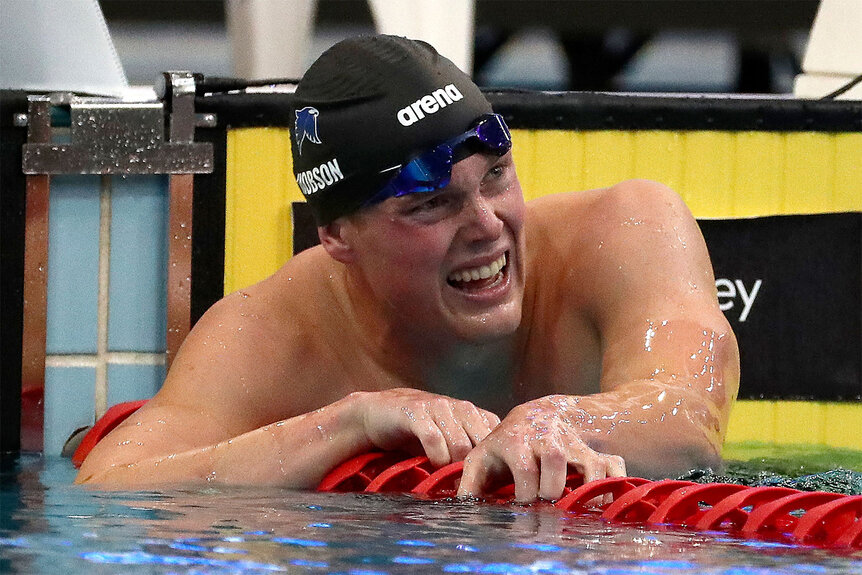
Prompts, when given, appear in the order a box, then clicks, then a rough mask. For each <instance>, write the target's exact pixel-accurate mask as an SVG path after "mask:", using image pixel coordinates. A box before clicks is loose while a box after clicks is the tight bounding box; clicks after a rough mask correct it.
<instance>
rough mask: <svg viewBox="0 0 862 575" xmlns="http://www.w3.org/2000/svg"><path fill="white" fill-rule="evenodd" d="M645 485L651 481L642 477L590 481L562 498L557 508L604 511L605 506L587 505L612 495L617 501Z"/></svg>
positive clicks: (579, 511)
mask: <svg viewBox="0 0 862 575" xmlns="http://www.w3.org/2000/svg"><path fill="white" fill-rule="evenodd" d="M645 483H649V480H648V479H641V478H640V477H606V478H605V479H598V480H596V481H590V482H589V483H585V484H584V485H581V486H580V487H578V488H577V489H575V490H574V491H572V492H571V493H569V494H568V495H566V496H565V497H563V498H561V499H560V500H559V501H557V503H556V506H557V507H559V508H560V509H563V510H565V511H573V512H578V513H589V512H595V511H602V509H603V507H604V506H601V505H600V506H599V507H587V505H589V503H590V502H591V501H593V500H596V499H604V496H605V495H612V496H613V498H614V500H616V499H618V498H619V497H620V496H621V495H622V494H624V493H627V492H629V491H631V490H632V489H634V488H635V487H637V486H639V485H643V484H645Z"/></svg>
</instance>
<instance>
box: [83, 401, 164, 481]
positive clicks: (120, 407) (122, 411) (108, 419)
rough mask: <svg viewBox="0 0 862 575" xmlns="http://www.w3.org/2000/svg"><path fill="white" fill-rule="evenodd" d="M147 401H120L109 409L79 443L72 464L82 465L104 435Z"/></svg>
mask: <svg viewBox="0 0 862 575" xmlns="http://www.w3.org/2000/svg"><path fill="white" fill-rule="evenodd" d="M147 401H148V400H146V399H141V400H138V401H127V402H125V403H118V404H117V405H114V406H112V407H111V408H110V409H108V411H106V412H105V415H103V416H102V417H101V418H99V421H97V422H96V425H94V426H93V427H92V428H91V429H90V431H88V432H87V434H86V435H84V439H82V440H81V443H79V444H78V448H77V449H75V453H73V454H72V465H74V466H75V467H76V468H77V467H81V464H82V463H84V460H85V459H87V456H88V455H89V454H90V452H91V451H92V450H93V448H94V447H96V444H97V443H99V441H101V440H102V438H103V437H105V436H106V435H108V434H109V433H111V432H112V431H113V430H114V429H115V428H116V427H117V426H118V425H120V424H121V423H123V422H124V421H125V420H126V419H127V418H128V417H129V416H130V415H132V414H133V413H134V412H136V411H137V410H138V409H140V408H141V407H143V405H144V404H145V403H147Z"/></svg>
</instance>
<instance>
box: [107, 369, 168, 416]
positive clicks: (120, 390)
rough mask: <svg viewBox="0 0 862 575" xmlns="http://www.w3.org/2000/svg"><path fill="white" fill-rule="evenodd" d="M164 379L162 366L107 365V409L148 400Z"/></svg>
mask: <svg viewBox="0 0 862 575" xmlns="http://www.w3.org/2000/svg"><path fill="white" fill-rule="evenodd" d="M164 379H165V366H164V365H140V364H122V363H109V364H108V407H110V406H112V405H116V404H118V403H123V402H124V401H135V400H137V399H149V398H151V397H152V396H154V395H155V394H156V392H157V391H158V390H159V388H160V387H161V386H162V381H164Z"/></svg>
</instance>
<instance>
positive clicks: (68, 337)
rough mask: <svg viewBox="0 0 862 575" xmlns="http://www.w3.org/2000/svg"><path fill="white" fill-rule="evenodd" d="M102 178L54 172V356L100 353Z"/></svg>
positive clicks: (50, 332)
mask: <svg viewBox="0 0 862 575" xmlns="http://www.w3.org/2000/svg"><path fill="white" fill-rule="evenodd" d="M99 187H100V180H99V177H98V176H81V175H78V176H54V177H52V178H51V206H50V209H49V213H48V217H49V223H48V303H47V313H48V319H47V346H48V348H47V349H48V353H49V354H57V353H95V352H96V332H97V328H98V323H97V322H98V289H99Z"/></svg>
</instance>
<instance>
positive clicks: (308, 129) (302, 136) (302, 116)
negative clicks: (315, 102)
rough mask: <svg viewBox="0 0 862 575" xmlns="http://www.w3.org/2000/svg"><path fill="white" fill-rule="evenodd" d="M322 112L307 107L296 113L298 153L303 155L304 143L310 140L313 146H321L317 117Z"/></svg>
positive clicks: (295, 131) (295, 133)
mask: <svg viewBox="0 0 862 575" xmlns="http://www.w3.org/2000/svg"><path fill="white" fill-rule="evenodd" d="M318 115H320V112H318V111H317V108H312V107H311V106H306V107H305V108H303V109H301V110H297V111H296V126H295V130H294V137H295V138H296V146H297V151H299V155H300V156H301V155H302V142H304V141H305V140H308V141H309V142H311V143H312V144H320V143H321V141H320V136H318V135H317V116H318Z"/></svg>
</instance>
